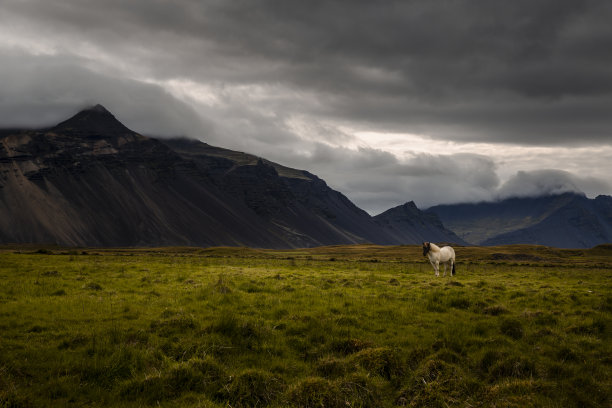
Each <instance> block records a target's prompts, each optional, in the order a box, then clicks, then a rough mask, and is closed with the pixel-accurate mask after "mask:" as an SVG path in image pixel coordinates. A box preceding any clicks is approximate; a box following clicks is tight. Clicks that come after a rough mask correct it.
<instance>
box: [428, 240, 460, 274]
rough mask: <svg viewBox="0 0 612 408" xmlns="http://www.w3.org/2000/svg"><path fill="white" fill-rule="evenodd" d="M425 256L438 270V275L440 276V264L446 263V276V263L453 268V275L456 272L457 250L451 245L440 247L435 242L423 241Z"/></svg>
mask: <svg viewBox="0 0 612 408" xmlns="http://www.w3.org/2000/svg"><path fill="white" fill-rule="evenodd" d="M423 256H427V257H428V258H429V262H431V266H433V268H434V271H436V276H440V264H444V275H442V276H446V265H449V266H450V268H451V273H450V274H451V276H453V275H454V274H455V250H454V249H453V248H451V247H449V246H445V247H442V248H440V247H439V246H437V245H436V244H434V243H433V242H423Z"/></svg>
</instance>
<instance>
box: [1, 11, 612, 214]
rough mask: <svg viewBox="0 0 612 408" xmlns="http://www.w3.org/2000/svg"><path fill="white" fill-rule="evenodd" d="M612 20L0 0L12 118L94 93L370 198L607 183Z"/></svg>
mask: <svg viewBox="0 0 612 408" xmlns="http://www.w3.org/2000/svg"><path fill="white" fill-rule="evenodd" d="M610 21H612V2H610V1H606V0H601V1H588V0H587V1H579V0H569V1H563V0H550V1H540V0H525V1H523V0H513V1H492V0H482V1H477V0H465V1H461V0H452V1H451V0H447V1H444V0H440V1H429V0H422V1H407V0H401V1H379V2H378V1H371V0H369V1H356V0H351V1H349V0H345V1H314V0H311V1H303V0H299V1H298V0H275V1H273V0H266V1H257V0H232V1H229V0H207V1H202V0H173V1H170V0H130V1H124V0H107V1H98V0H96V1H94V0H2V1H0V126H1V127H8V126H30V127H34V126H45V125H49V124H54V123H57V122H60V121H61V120H63V119H65V118H67V117H68V116H70V115H72V114H74V113H76V112H77V111H79V110H80V109H82V108H84V107H86V106H88V105H93V104H96V103H101V104H103V105H104V106H105V107H106V108H107V109H109V110H110V111H111V112H113V113H114V114H115V116H116V117H117V118H118V119H120V120H121V121H122V122H124V123H125V124H126V125H127V126H128V127H130V128H131V129H133V130H135V131H138V132H140V133H143V134H147V135H154V136H160V137H163V136H176V135H184V136H190V137H194V138H198V139H200V140H203V141H205V142H207V143H210V144H212V145H217V146H221V147H226V148H231V149H238V150H242V151H247V152H249V153H253V154H257V155H259V156H262V157H265V158H267V159H270V160H273V161H276V162H279V163H281V164H284V165H287V166H291V167H296V168H300V169H305V170H308V171H310V172H312V173H314V174H317V175H318V176H320V177H321V178H323V179H324V180H326V181H327V183H328V184H329V185H330V186H331V187H333V188H335V189H337V190H339V191H341V192H343V193H344V194H346V195H347V196H348V197H349V198H350V199H351V200H352V201H353V202H355V203H356V204H357V205H358V206H360V207H362V208H363V209H365V210H366V211H368V212H370V213H371V214H376V213H379V212H382V211H383V210H385V209H387V208H390V207H392V206H396V205H400V204H402V203H404V202H406V201H410V200H413V201H415V202H416V203H417V205H418V206H419V207H420V208H426V207H428V206H430V205H435V204H439V203H453V202H466V201H479V200H491V199H496V198H503V197H507V196H512V195H536V194H541V193H554V192H562V191H583V192H585V193H586V194H587V195H588V196H590V197H593V196H596V195H598V194H612V177H611V174H612V52H611V51H610V50H612V29H611V28H610V27H611V25H610Z"/></svg>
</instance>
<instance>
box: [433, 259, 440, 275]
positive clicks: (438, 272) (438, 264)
mask: <svg viewBox="0 0 612 408" xmlns="http://www.w3.org/2000/svg"><path fill="white" fill-rule="evenodd" d="M434 269H435V271H436V276H440V261H436V264H435V265H434Z"/></svg>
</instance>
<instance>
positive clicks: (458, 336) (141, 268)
mask: <svg viewBox="0 0 612 408" xmlns="http://www.w3.org/2000/svg"><path fill="white" fill-rule="evenodd" d="M456 252H457V256H458V260H459V261H460V263H459V264H458V265H457V275H456V276H455V277H453V278H450V277H446V278H441V277H440V278H436V277H435V276H434V274H433V269H432V268H431V266H429V265H428V264H427V263H426V262H425V260H424V258H423V257H422V256H421V254H420V248H419V247H416V246H403V247H376V246H349V247H325V248H316V249H308V250H292V251H271V250H256V249H248V248H211V249H200V248H156V249H107V250H101V249H85V250H82V249H79V250H75V249H62V248H52V247H50V248H38V247H28V248H23V247H21V248H20V247H4V249H0V407H38V406H42V407H46V406H119V407H139V406H149V405H151V406H166V407H170V406H181V407H226V406H231V407H255V406H256V407H263V406H269V407H286V406H293V407H393V406H415V407H420V406H430V407H447V406H461V407H464V406H468V407H470V406H471V407H478V406H481V407H492V406H494V407H524V406H542V407H573V406H576V407H601V406H609V405H610V389H611V388H612V381H611V379H612V376H611V364H612V353H611V352H612V341H610V340H611V338H610V331H611V328H612V318H611V310H612V290H611V285H610V282H611V278H612V251H611V248H610V247H608V246H602V247H597V248H595V249H593V250H585V251H577V250H565V251H564V250H556V249H551V248H545V247H528V246H513V247H497V248H456Z"/></svg>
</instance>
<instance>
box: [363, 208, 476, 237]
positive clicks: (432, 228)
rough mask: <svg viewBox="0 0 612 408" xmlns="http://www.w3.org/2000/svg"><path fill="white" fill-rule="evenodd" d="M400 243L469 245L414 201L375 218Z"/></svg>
mask: <svg viewBox="0 0 612 408" xmlns="http://www.w3.org/2000/svg"><path fill="white" fill-rule="evenodd" d="M374 221H376V223H377V224H378V225H380V226H381V227H383V228H384V229H385V230H386V231H387V232H388V233H389V234H390V235H391V236H393V237H394V238H395V239H396V240H397V241H399V242H416V243H420V242H424V241H431V242H444V243H454V244H460V245H467V242H466V241H464V240H463V239H461V238H459V237H458V236H457V235H456V234H455V233H454V232H452V231H450V230H448V229H446V228H445V227H444V225H443V224H442V221H440V218H439V217H438V216H437V215H436V214H434V213H431V212H424V211H421V210H419V209H418V208H417V206H416V205H415V204H414V202H413V201H410V202H408V203H406V204H403V205H400V206H397V207H394V208H391V209H389V210H387V211H385V212H383V213H382V214H379V215H377V216H375V217H374Z"/></svg>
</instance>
